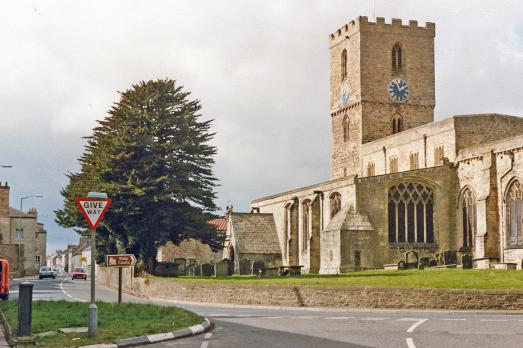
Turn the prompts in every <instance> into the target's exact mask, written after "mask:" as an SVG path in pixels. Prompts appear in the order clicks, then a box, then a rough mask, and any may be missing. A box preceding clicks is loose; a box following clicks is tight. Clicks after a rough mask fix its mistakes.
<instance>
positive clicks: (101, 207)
mask: <svg viewBox="0 0 523 348" xmlns="http://www.w3.org/2000/svg"><path fill="white" fill-rule="evenodd" d="M76 205H77V206H78V207H79V208H80V211H81V212H82V214H83V215H84V218H85V219H86V220H87V224H89V227H91V229H93V230H94V229H96V226H97V225H98V223H99V222H100V221H101V220H102V218H103V216H104V214H105V212H106V211H107V208H109V206H110V205H111V198H107V199H97V198H77V199H76Z"/></svg>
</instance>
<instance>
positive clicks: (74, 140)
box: [0, 0, 523, 254]
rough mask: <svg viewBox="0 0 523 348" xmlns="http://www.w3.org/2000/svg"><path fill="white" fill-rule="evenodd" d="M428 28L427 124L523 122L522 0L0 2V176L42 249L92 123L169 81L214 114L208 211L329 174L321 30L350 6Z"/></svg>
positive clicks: (52, 239) (62, 236)
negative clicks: (430, 100)
mask: <svg viewBox="0 0 523 348" xmlns="http://www.w3.org/2000/svg"><path fill="white" fill-rule="evenodd" d="M360 15H364V16H368V17H369V19H370V20H373V18H374V17H375V16H376V17H385V19H386V22H387V23H389V22H390V19H391V18H401V19H403V21H404V23H408V20H409V19H415V20H418V22H419V23H420V24H424V23H425V22H427V21H430V22H434V23H436V41H435V59H436V110H435V118H436V119H437V120H439V119H444V118H447V117H449V116H451V115H456V114H472V113H488V112H498V113H505V114H512V115H518V116H523V98H522V96H523V93H522V92H523V90H522V87H521V83H522V77H523V22H522V21H521V18H523V6H522V5H521V3H520V1H518V0H515V1H496V2H494V1H491V0H489V1H481V0H473V1H456V0H449V1H442V0H439V1H433V0H432V1H423V0H413V1H393V0H376V1H370V0H365V1H348V0H340V1H336V0H327V1H325V0H316V1H314V0H308V1H302V0H296V1H284V0H272V1H271V0H269V1H246V0H235V1H222V0H220V1H193V0H186V1H159V0H156V1H129V0H127V1H74V2H73V1H69V0H66V1H45V2H44V1H21V0H16V1H15V0H13V1H2V2H1V3H0V43H1V45H2V50H1V51H0V52H1V54H0V76H1V77H2V81H1V87H0V144H1V149H0V165H12V166H13V168H12V169H5V168H0V180H1V181H2V183H5V181H8V183H9V186H10V187H11V196H10V204H11V206H13V207H16V208H18V207H19V205H20V197H22V196H27V195H33V194H35V195H43V196H44V197H43V198H31V199H27V200H24V207H23V208H24V210H27V209H29V208H31V207H35V208H37V209H38V211H39V220H40V221H41V222H43V223H44V224H45V226H46V229H47V232H48V246H47V253H48V254H50V253H51V252H53V251H54V250H56V249H61V248H64V247H65V246H66V245H67V243H75V242H78V238H79V237H78V235H76V234H75V233H74V232H73V231H72V230H69V229H63V228H61V227H59V226H58V225H57V224H56V223H55V222H54V218H55V217H54V211H55V210H57V209H59V208H61V207H62V204H63V202H62V197H61V195H60V190H61V189H62V188H63V187H64V186H65V185H66V184H67V178H66V177H65V174H66V173H67V172H74V171H77V170H78V169H79V165H78V162H77V159H78V158H79V157H80V156H81V154H82V152H83V147H84V145H85V139H83V137H85V136H88V135H90V134H91V129H92V128H93V127H94V126H95V125H96V120H101V119H103V118H104V117H105V116H106V112H107V110H108V109H109V108H110V107H111V105H112V104H113V103H115V102H116V101H117V100H118V98H119V95H118V91H124V90H126V89H128V88H130V87H131V85H132V84H134V83H137V82H139V81H142V80H151V79H159V78H172V79H176V80H177V81H178V83H179V84H180V85H183V86H184V87H185V89H187V90H189V91H191V92H192V97H193V98H195V99H199V100H201V103H202V106H203V109H202V113H203V116H202V117H203V118H204V119H214V122H213V126H212V129H213V131H215V132H216V133H217V134H216V136H215V139H214V140H213V144H214V145H215V146H217V148H218V154H217V156H216V158H215V159H216V165H215V168H214V170H215V174H216V176H217V178H218V179H219V183H220V186H219V187H218V188H217V197H218V199H217V201H216V203H217V205H218V206H219V207H220V208H225V206H226V205H228V204H232V205H233V206H234V210H235V211H248V210H249V203H250V201H251V200H253V199H255V198H259V197H262V196H266V195H270V194H274V193H278V192H281V191H286V190H289V189H293V188H298V187H301V186H304V185H309V184H313V183H317V182H321V181H325V180H328V179H329V175H330V173H329V165H330V163H329V151H330V146H331V137H330V127H331V125H330V115H329V53H328V35H329V34H330V33H331V32H334V31H336V30H337V29H338V28H340V27H342V26H343V25H344V24H346V23H348V22H349V21H351V20H352V19H354V18H356V17H357V16H360Z"/></svg>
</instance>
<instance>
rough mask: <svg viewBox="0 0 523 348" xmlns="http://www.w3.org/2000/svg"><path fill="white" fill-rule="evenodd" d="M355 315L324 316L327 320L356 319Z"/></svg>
mask: <svg viewBox="0 0 523 348" xmlns="http://www.w3.org/2000/svg"><path fill="white" fill-rule="evenodd" d="M354 318H355V317H330V318H323V319H325V320H346V319H354Z"/></svg>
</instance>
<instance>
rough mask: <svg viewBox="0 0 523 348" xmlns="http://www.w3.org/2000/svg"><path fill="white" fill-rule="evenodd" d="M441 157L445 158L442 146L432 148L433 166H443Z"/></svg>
mask: <svg viewBox="0 0 523 348" xmlns="http://www.w3.org/2000/svg"><path fill="white" fill-rule="evenodd" d="M443 156H445V151H444V148H443V145H438V146H436V147H435V148H434V165H435V166H440V165H442V164H443Z"/></svg>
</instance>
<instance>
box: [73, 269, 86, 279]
mask: <svg viewBox="0 0 523 348" xmlns="http://www.w3.org/2000/svg"><path fill="white" fill-rule="evenodd" d="M75 279H83V280H87V271H86V270H85V268H83V267H77V268H75V269H73V280H75Z"/></svg>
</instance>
